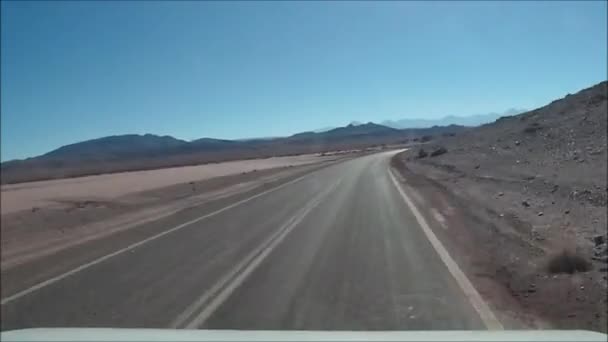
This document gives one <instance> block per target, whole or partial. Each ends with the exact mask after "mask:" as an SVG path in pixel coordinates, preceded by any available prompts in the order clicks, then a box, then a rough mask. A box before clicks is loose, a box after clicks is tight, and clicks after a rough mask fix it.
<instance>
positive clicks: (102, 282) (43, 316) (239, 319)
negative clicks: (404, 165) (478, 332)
mask: <svg viewBox="0 0 608 342" xmlns="http://www.w3.org/2000/svg"><path fill="white" fill-rule="evenodd" d="M392 153H394V152H389V153H380V154H375V155H369V156H364V157H361V158H357V159H353V160H349V161H346V162H343V163H340V164H335V165H332V166H329V167H327V168H324V169H321V170H318V171H315V172H313V173H310V174H308V175H306V176H304V177H303V178H300V179H296V180H293V181H290V182H289V183H286V184H284V185H282V186H281V187H280V188H278V189H271V190H267V191H265V192H262V193H260V194H257V195H255V197H253V198H251V197H250V198H245V199H240V200H238V201H235V202H233V203H231V204H229V205H225V206H223V207H222V208H213V210H211V211H209V210H207V211H204V210H203V209H201V214H199V215H198V218H197V217H193V216H192V212H190V213H189V214H188V215H189V216H188V217H186V216H185V215H186V214H183V215H184V216H183V217H180V215H176V216H175V217H173V218H172V221H171V222H172V223H171V225H170V226H162V227H159V226H158V225H157V226H155V227H150V228H149V229H150V230H149V232H148V233H147V234H148V235H146V231H145V230H142V231H141V237H140V238H139V241H143V242H142V243H139V244H136V245H135V246H133V245H131V246H130V247H129V246H118V245H116V249H115V250H114V254H110V253H111V252H110V251H109V250H108V252H107V253H105V255H106V256H105V257H104V256H99V255H98V256H97V257H95V258H93V259H91V260H86V261H85V260H83V261H82V262H81V263H80V266H79V268H75V267H76V266H73V267H72V271H70V270H56V271H54V272H55V273H54V274H52V276H51V275H49V277H50V278H49V279H50V280H48V281H47V282H46V283H42V285H41V286H38V287H34V288H32V287H31V285H33V284H25V283H24V284H25V285H24V287H23V288H14V287H15V286H14V284H17V283H19V281H18V279H4V278H5V277H3V285H4V282H10V283H11V284H12V285H11V286H12V288H11V289H10V291H9V292H7V291H5V290H3V295H2V297H3V303H2V329H3V330H6V329H16V328H25V327H41V326H44V327H57V326H63V327H66V326H70V327H85V326H86V327H110V326H111V327H176V328H183V327H188V328H214V329H215V328H217V329H228V328H230V329H315V330H337V329H347V330H362V329H364V330H379V329H382V330H392V329H399V330H403V329H484V328H485V327H486V325H484V321H482V319H481V318H480V315H479V314H478V310H479V309H477V310H476V309H474V307H473V305H472V304H471V301H470V297H469V296H467V295H465V294H464V291H463V288H462V285H461V284H460V283H459V282H458V281H457V280H456V278H455V277H454V276H453V275H452V274H453V273H451V272H450V271H449V270H448V267H447V266H446V264H445V262H444V261H443V260H442V259H441V257H440V256H439V254H438V253H437V251H436V249H435V248H434V247H433V246H432V244H431V242H429V241H430V240H429V239H428V238H427V236H426V235H425V233H424V231H423V229H422V228H421V226H420V225H419V223H418V221H417V219H416V217H415V214H414V213H413V212H412V211H411V210H410V209H409V207H408V206H407V205H406V203H405V202H404V200H403V198H402V197H401V195H400V193H399V191H398V190H397V188H396V187H395V184H394V182H393V180H392V179H391V177H390V175H389V171H388V170H389V167H388V165H389V160H390V156H391V155H392ZM203 212H204V215H203V216H202V218H200V216H201V215H202V213H203ZM186 221H189V222H190V223H187V224H183V223H185V222H186ZM151 232H154V234H153V235H150V234H152V233H151ZM163 234H164V235H163ZM100 243H101V242H100ZM110 247H111V246H110ZM110 247H108V246H105V247H104V248H105V249H107V248H110ZM100 248H101V247H100ZM94 249H95V248H88V250H89V251H90V250H94ZM83 253H84V252H83ZM108 254H109V255H108ZM99 257H101V259H99ZM72 260H78V259H77V258H74V259H72ZM48 263H50V261H49V262H48ZM24 267H26V266H24ZM45 267H49V268H50V269H52V265H47V266H45ZM74 268H75V269H74ZM24 269H25V270H27V268H24ZM67 271H70V272H69V273H67V274H66V272H67ZM49 272H50V271H49ZM24 273H26V272H25V271H23V272H21V276H23V274H24ZM19 276H20V275H19V272H13V273H12V275H11V277H14V278H16V277H19ZM7 284H8V283H7ZM3 288H5V287H4V286H3ZM5 289H6V288H5Z"/></svg>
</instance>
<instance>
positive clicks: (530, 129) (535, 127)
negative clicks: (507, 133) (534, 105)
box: [524, 122, 543, 133]
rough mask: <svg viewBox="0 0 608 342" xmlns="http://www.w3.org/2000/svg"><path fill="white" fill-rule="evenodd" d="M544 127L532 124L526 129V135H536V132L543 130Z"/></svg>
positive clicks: (535, 123)
mask: <svg viewBox="0 0 608 342" xmlns="http://www.w3.org/2000/svg"><path fill="white" fill-rule="evenodd" d="M542 128H543V127H542V126H541V125H540V124H539V123H538V122H534V123H532V124H530V125H529V126H528V127H526V128H524V133H536V131H539V130H541V129H542Z"/></svg>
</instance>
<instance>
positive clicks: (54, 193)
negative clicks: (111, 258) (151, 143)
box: [1, 154, 330, 215]
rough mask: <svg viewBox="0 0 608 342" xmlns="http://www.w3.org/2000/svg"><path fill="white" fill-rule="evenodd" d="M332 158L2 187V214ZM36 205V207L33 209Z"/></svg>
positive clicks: (305, 157) (312, 157)
mask: <svg viewBox="0 0 608 342" xmlns="http://www.w3.org/2000/svg"><path fill="white" fill-rule="evenodd" d="M329 158H330V157H329V156H327V157H321V156H319V155H318V154H309V155H301V156H290V157H273V158H267V159H253V160H241V161H232V162H224V163H217V164H206V165H197V166H186V167H175V168H167V169H159V170H149V171H135V172H124V173H114V174H106V175H98V176H87V177H78V178H68V179H60V180H48V181H39V182H29V183H20V184H14V185H6V186H2V188H1V189H2V192H1V196H2V197H1V200H2V210H1V213H2V215H5V214H8V213H13V212H17V211H20V210H37V209H38V208H41V207H47V206H56V207H64V206H65V203H64V202H73V201H74V200H79V201H87V200H90V201H100V200H102V201H103V200H109V199H112V198H116V197H119V196H123V195H125V194H129V193H134V192H141V191H146V190H151V189H155V188H162V187H166V186H170V185H174V184H180V183H187V182H196V181H200V180H204V179H210V178H213V177H219V176H226V175H233V174H240V173H243V172H249V171H253V170H264V169H270V168H276V167H283V166H289V165H292V166H295V165H304V164H310V163H315V162H320V161H323V160H326V159H329ZM33 208H36V209H33Z"/></svg>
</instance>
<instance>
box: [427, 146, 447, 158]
mask: <svg viewBox="0 0 608 342" xmlns="http://www.w3.org/2000/svg"><path fill="white" fill-rule="evenodd" d="M447 152H448V150H447V149H446V148H445V147H443V146H441V147H439V148H437V149H435V151H433V152H431V157H437V156H440V155H442V154H445V153H447Z"/></svg>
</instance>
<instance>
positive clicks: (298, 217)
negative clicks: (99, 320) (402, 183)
mask: <svg viewBox="0 0 608 342" xmlns="http://www.w3.org/2000/svg"><path fill="white" fill-rule="evenodd" d="M340 182H341V179H339V180H338V181H337V182H336V183H334V184H333V185H332V186H331V187H329V188H327V189H326V190H325V191H324V192H322V193H321V194H319V195H318V196H317V197H315V198H313V199H312V200H311V201H310V202H308V203H307V204H306V206H305V207H304V208H302V209H301V210H300V211H299V212H297V213H296V214H295V215H294V216H292V217H291V218H290V219H289V220H288V221H287V222H286V223H285V224H284V225H283V226H282V227H281V228H279V229H278V230H277V231H276V232H275V233H274V234H272V235H271V236H270V237H269V238H268V239H267V240H266V241H265V242H264V243H262V244H261V245H260V246H259V247H258V248H256V249H255V250H254V251H253V252H252V253H250V254H249V255H248V256H247V257H246V258H245V259H243V260H242V261H241V262H240V263H239V264H238V265H237V266H236V267H234V268H233V269H232V270H231V271H230V272H228V273H227V274H226V275H225V276H223V277H222V278H221V279H220V281H219V282H217V283H216V284H215V285H214V286H213V287H212V288H211V289H209V290H208V291H206V292H205V293H203V295H202V296H201V297H199V298H198V299H197V300H196V301H195V302H194V303H192V304H191V305H190V306H189V307H188V308H187V309H186V310H185V311H184V312H183V313H182V314H180V315H179V316H178V317H177V318H176V319H175V320H174V321H173V322H172V323H171V324H170V327H171V328H179V327H182V326H184V325H185V326H184V328H186V329H196V328H198V327H200V326H201V325H202V324H203V323H204V322H205V321H206V320H207V319H208V318H209V317H210V316H211V315H212V314H213V313H214V312H215V310H217V308H218V307H219V306H221V305H222V304H223V303H224V302H225V301H226V300H227V299H228V298H229V297H230V295H231V294H232V293H233V292H234V291H235V290H236V289H237V288H238V287H239V286H240V285H241V284H242V283H243V282H244V281H245V280H246V279H247V277H248V276H249V275H250V274H251V273H252V272H253V271H255V269H256V268H257V267H258V266H259V265H260V264H261V263H262V262H263V261H264V260H265V259H266V257H268V255H269V254H270V253H271V252H272V251H273V250H274V249H275V248H276V247H277V246H278V245H279V244H280V243H281V242H282V241H283V240H284V239H285V237H286V236H287V235H288V234H289V233H290V232H291V231H292V230H293V229H294V228H295V227H296V226H297V225H298V224H299V223H300V222H301V221H302V220H303V219H304V218H305V217H306V215H308V213H310V212H311V211H312V210H313V209H314V208H316V207H317V206H318V205H319V204H320V203H321V202H322V200H323V199H324V198H325V197H326V196H327V195H329V194H330V193H331V192H332V191H333V190H334V189H335V188H336V187H337V186H338V184H340ZM199 310H201V311H200V313H199V314H198V315H196V316H195V317H193V318H192V319H191V320H190V322H189V323H186V322H187V320H188V319H189V318H190V316H192V315H193V314H194V312H196V311H199Z"/></svg>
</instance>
